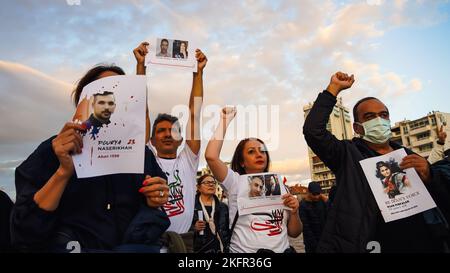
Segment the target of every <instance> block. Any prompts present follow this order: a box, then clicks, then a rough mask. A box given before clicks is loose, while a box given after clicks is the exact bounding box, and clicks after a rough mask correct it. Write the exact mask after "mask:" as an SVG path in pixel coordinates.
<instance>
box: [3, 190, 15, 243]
mask: <svg viewBox="0 0 450 273" xmlns="http://www.w3.org/2000/svg"><path fill="white" fill-rule="evenodd" d="M12 207H13V202H12V201H11V199H10V198H9V196H8V195H7V194H6V193H4V192H3V191H0V252H9V251H11V250H12V249H11V238H10V235H9V218H10V215H11V210H12Z"/></svg>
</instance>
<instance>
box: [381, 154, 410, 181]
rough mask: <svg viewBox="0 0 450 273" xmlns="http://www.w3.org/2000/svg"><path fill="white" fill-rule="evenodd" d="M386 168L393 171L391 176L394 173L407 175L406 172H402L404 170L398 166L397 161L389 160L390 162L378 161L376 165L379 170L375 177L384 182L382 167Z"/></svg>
mask: <svg viewBox="0 0 450 273" xmlns="http://www.w3.org/2000/svg"><path fill="white" fill-rule="evenodd" d="M383 166H384V167H386V168H388V169H389V170H390V171H391V175H392V174H393V173H398V172H401V173H405V172H404V171H402V169H401V168H400V166H399V165H398V163H397V161H395V159H393V158H391V159H389V161H378V162H377V164H376V167H377V170H376V173H375V176H376V177H378V178H379V179H381V180H383V179H384V178H385V177H384V175H382V174H381V171H380V169H381V167H383Z"/></svg>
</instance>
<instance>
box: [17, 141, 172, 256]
mask: <svg viewBox="0 0 450 273" xmlns="http://www.w3.org/2000/svg"><path fill="white" fill-rule="evenodd" d="M53 138H54V137H52V138H50V139H48V140H46V141H44V142H43V143H41V144H40V145H39V147H38V148H37V149H36V150H35V151H34V152H33V153H32V154H31V155H30V156H29V157H28V158H27V159H26V160H25V161H24V162H23V163H22V164H21V165H20V166H19V167H17V169H16V181H15V182H16V192H17V196H16V203H15V205H14V208H13V212H12V217H11V240H12V243H13V246H15V247H16V248H17V249H19V250H20V251H57V250H56V249H55V248H58V247H61V241H71V240H74V241H79V243H80V245H81V247H82V248H83V249H99V250H110V249H113V248H114V247H116V246H118V245H120V244H123V243H127V242H124V234H125V232H126V231H127V229H128V228H129V225H130V223H131V222H132V220H133V218H134V217H135V216H136V215H137V213H138V212H139V211H140V209H141V208H142V207H143V206H146V203H145V198H144V196H143V195H142V194H141V193H139V192H138V190H139V188H140V187H142V182H143V181H144V178H145V175H144V174H115V175H105V176H98V177H91V178H83V179H78V178H77V177H76V174H74V175H73V176H72V177H71V179H70V181H69V183H68V184H67V187H66V189H65V190H64V193H63V195H62V197H61V201H60V204H59V206H58V208H57V209H56V210H55V211H53V212H48V211H45V210H42V209H40V208H39V207H38V206H37V204H36V203H35V202H34V200H33V196H34V194H35V193H36V192H37V191H38V190H39V189H41V188H42V187H43V186H44V185H45V183H46V182H47V181H48V180H49V179H50V177H51V176H52V175H53V174H54V173H55V171H56V170H57V169H58V167H59V161H58V158H57V157H56V155H55V153H54V152H53V149H52V140H53ZM144 171H145V174H148V175H151V176H159V177H162V178H166V176H165V174H164V173H163V172H162V171H161V169H160V168H159V166H158V164H157V162H156V160H155V158H154V156H153V153H152V152H151V151H150V150H149V149H148V148H147V147H146V150H145V170H144ZM144 212H145V214H146V215H147V216H146V217H147V219H149V218H152V220H151V221H157V222H158V223H159V226H160V227H161V228H160V229H163V230H159V232H160V233H161V234H162V233H163V232H164V231H165V229H167V226H168V223H169V220H168V217H167V215H166V214H165V213H163V214H161V211H160V209H156V208H148V209H145V211H144ZM149 214H152V215H149ZM137 225H139V223H137ZM141 226H142V225H141ZM164 227H165V228H164ZM131 229H132V230H135V229H134V228H133V227H131ZM128 237H129V238H132V236H128ZM158 237H159V236H158ZM133 243H136V242H133Z"/></svg>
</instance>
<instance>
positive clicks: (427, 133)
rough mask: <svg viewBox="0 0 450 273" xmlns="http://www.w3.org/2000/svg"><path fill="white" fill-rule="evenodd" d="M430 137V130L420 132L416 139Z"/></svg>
mask: <svg viewBox="0 0 450 273" xmlns="http://www.w3.org/2000/svg"><path fill="white" fill-rule="evenodd" d="M429 137H430V132H425V133H420V134H418V135H417V140H422V139H426V138H429Z"/></svg>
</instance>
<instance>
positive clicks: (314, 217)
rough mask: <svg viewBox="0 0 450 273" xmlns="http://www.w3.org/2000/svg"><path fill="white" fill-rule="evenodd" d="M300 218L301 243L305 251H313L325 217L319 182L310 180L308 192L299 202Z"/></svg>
mask: <svg viewBox="0 0 450 273" xmlns="http://www.w3.org/2000/svg"><path fill="white" fill-rule="evenodd" d="M299 214H300V220H301V221H302V224H303V244H304V245H305V252H306V253H315V252H316V249H317V245H318V243H319V241H320V237H321V235H322V230H323V227H324V226H325V222H326V219H327V203H326V202H325V201H324V198H323V197H322V187H321V186H320V184H319V182H310V183H309V185H308V194H307V196H306V197H305V198H304V199H303V200H302V201H301V202H300V208H299Z"/></svg>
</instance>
